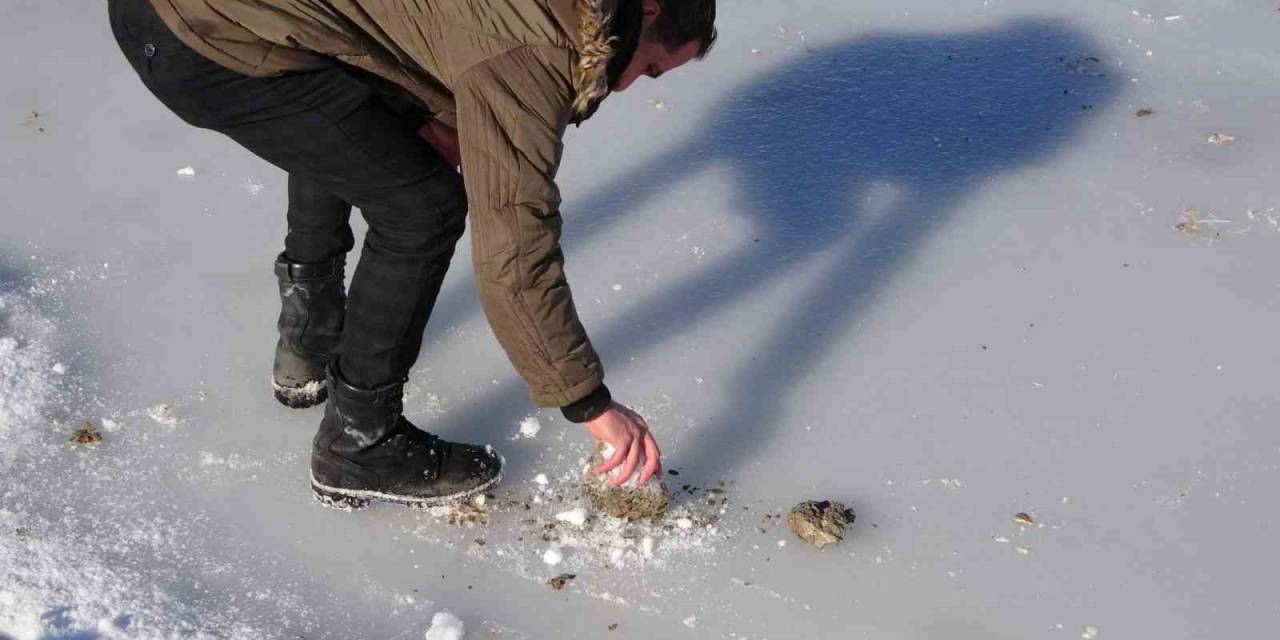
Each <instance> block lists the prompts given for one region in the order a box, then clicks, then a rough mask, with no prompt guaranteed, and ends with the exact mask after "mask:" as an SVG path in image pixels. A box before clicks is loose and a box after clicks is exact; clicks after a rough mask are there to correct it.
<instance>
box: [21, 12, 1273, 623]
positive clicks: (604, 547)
mask: <svg viewBox="0 0 1280 640" xmlns="http://www.w3.org/2000/svg"><path fill="white" fill-rule="evenodd" d="M10 4H11V6H7V7H6V11H7V13H6V20H4V21H3V22H2V23H0V54H3V55H0V67H2V68H3V71H4V73H3V77H5V79H6V81H7V82H6V83H5V84H4V86H3V88H0V93H2V94H3V101H4V104H6V105H9V107H10V109H9V110H7V111H6V112H5V113H6V114H7V115H6V116H5V117H6V118H7V120H6V121H5V123H4V126H2V127H0V175H3V176H4V181H5V185H6V189H5V191H4V196H3V198H0V220H3V224H2V225H0V525H2V526H0V635H9V636H13V637H15V638H21V639H23V640H25V639H26V638H44V637H48V638H62V637H104V638H116V637H124V638H167V637H196V638H199V637H208V638H213V637H219V638H221V637H235V638H279V637H308V638H324V637H333V638H354V637H401V638H415V637H416V638H420V637H422V636H423V634H424V633H425V632H426V629H428V628H430V627H431V626H432V618H433V615H434V614H435V613H438V612H440V611H442V610H448V611H451V612H454V613H456V614H457V615H458V616H459V617H460V618H461V619H465V620H466V621H467V622H468V624H467V627H468V632H470V633H471V634H472V635H473V636H474V637H490V636H492V637H501V638H598V637H602V636H607V635H608V634H609V633H610V632H609V631H608V629H609V628H610V626H611V625H616V627H615V631H613V634H615V635H617V636H618V637H662V638H744V637H749V638H752V639H755V640H759V639H761V638H775V639H777V638H794V637H804V638H846V637H850V638H859V637H869V638H937V637H946V638H954V639H957V640H971V639H972V640H978V639H986V638H993V637H999V638H1031V637H1042V636H1046V635H1048V636H1053V635H1055V633H1054V632H1055V630H1061V632H1060V633H1057V634H1056V635H1062V636H1063V637H1067V636H1068V635H1069V636H1075V635H1076V634H1080V635H1083V634H1084V633H1086V632H1089V630H1090V629H1093V630H1094V631H1092V633H1095V634H1097V635H1098V637H1099V638H1102V637H1143V638H1148V637H1149V638H1163V639H1170V640H1178V639H1187V640H1190V639H1193V638H1205V637H1253V636H1256V635H1257V630H1259V629H1269V628H1275V627H1276V626H1277V625H1280V614H1278V613H1277V611H1276V610H1275V607H1274V606H1272V605H1270V604H1268V602H1267V599H1266V598H1265V597H1264V596H1263V595H1260V594H1266V593H1269V592H1270V591H1269V590H1270V589H1271V585H1272V583H1273V582H1274V575H1275V573H1276V571H1277V567H1276V566H1275V562H1273V561H1272V560H1271V559H1270V556H1269V555H1267V554H1266V553H1262V552H1260V551H1259V550H1266V549H1269V548H1270V547H1271V546H1272V544H1273V541H1272V539H1273V538H1274V531H1275V530H1277V528H1280V513H1277V511H1276V509H1275V508H1274V507H1273V506H1272V505H1273V504H1274V496H1273V493H1274V487H1275V486H1276V485H1277V483H1278V482H1280V435H1278V434H1277V431H1276V429H1275V425H1276V424H1277V422H1278V420H1280V396H1277V394H1276V393H1275V388H1274V387H1275V380H1277V379H1280V358H1277V357H1276V356H1275V345H1274V342H1275V339H1274V335H1275V327H1276V326H1277V324H1278V322H1280V297H1277V295H1276V293H1277V291H1278V287H1280V281H1278V280H1277V276H1276V274H1277V273H1280V252H1278V251H1277V249H1278V248H1280V191H1278V189H1277V187H1276V186H1275V185H1276V180H1275V177H1274V172H1275V166H1276V164H1277V160H1278V159H1280V129H1277V127H1276V126H1275V116H1274V107H1275V105H1274V103H1275V100H1274V96H1275V93H1276V87H1277V86H1280V63H1277V57H1276V55H1275V51H1274V43H1275V37H1274V30H1275V20H1276V17H1277V15H1280V14H1277V13H1276V7H1275V6H1274V5H1272V4H1269V3H1259V2H1248V1H1245V0H1212V1H1210V2H1190V1H1187V0H1168V1H1166V2H1162V3H1153V4H1150V5H1145V6H1140V5H1132V6H1130V5H1120V4H1117V3H1115V2H1113V1H1111V0H1082V1H1080V2H1071V3H1062V2H1056V1H1052V0H1025V1H1020V2H1016V3H1015V2H984V1H983V0H961V1H952V0H946V1H944V0H908V1H907V2H900V1H895V2H889V1H888V0H866V1H864V2H856V3H855V2H835V1H832V0H824V1H821V2H819V1H815V0H801V1H798V2H786V3H779V2H762V1H758V0H751V1H747V2H734V3H729V2H722V3H721V5H722V6H721V8H720V13H721V16H722V17H721V21H720V42H719V43H718V44H717V45H716V48H715V50H714V51H713V52H712V53H711V55H710V56H709V57H708V58H707V60H706V61H703V62H698V63H695V64H691V65H690V66H689V68H687V69H683V68H682V69H679V70H677V71H674V72H672V73H668V74H665V75H664V76H663V77H662V79H661V80H659V81H654V82H651V81H649V80H647V79H645V80H644V81H642V82H639V83H637V85H636V86H634V87H632V88H631V89H629V90H628V91H627V92H625V93H622V94H618V95H615V96H612V97H611V98H610V99H609V100H608V102H607V103H606V104H605V105H604V107H603V108H602V109H601V110H600V112H599V113H598V114H597V115H596V116H595V117H594V118H593V119H592V120H591V121H590V122H589V123H586V124H585V125H584V126H583V127H582V128H580V129H576V128H572V129H571V130H570V131H569V133H568V138H567V140H566V146H565V162H564V166H563V167H562V168H561V171H560V173H559V182H560V188H561V194H562V196H563V198H564V209H563V212H562V213H563V217H564V234H563V238H562V239H563V245H564V251H565V255H566V260H567V262H566V271H567V273H568V274H569V279H570V281H571V283H572V287H573V293H574V299H575V302H576V305H577V307H578V311H579V314H580V316H581V318H582V321H583V323H584V325H585V326H586V327H587V328H588V331H589V332H590V335H591V339H592V343H593V345H595V346H596V348H597V349H598V350H599V352H600V353H601V354H602V355H603V357H604V364H605V368H606V370H607V371H608V382H609V386H610V389H611V391H612V392H613V394H614V396H615V397H616V398H617V399H618V400H619V401H620V402H624V403H627V404H628V405H629V406H632V407H633V408H635V409H636V410H638V411H639V412H640V413H642V414H643V415H644V416H645V417H646V419H647V420H648V421H649V423H650V425H651V426H652V428H653V431H654V433H655V434H656V437H657V439H658V442H659V445H660V446H661V448H662V453H663V460H662V462H663V467H664V469H669V470H673V471H676V472H678V474H679V475H667V476H666V477H665V479H666V481H667V482H668V484H669V485H670V486H671V488H672V490H673V491H674V492H675V498H674V501H673V504H672V507H673V510H674V511H673V513H672V514H670V515H669V516H668V517H667V518H666V519H665V520H663V521H661V522H658V523H652V524H646V525H644V526H645V527H647V528H630V529H628V528H622V527H621V526H619V527H618V528H617V529H608V528H593V527H605V526H612V525H608V524H607V523H595V524H593V523H592V522H591V521H588V522H587V523H586V524H585V526H584V527H583V529H581V530H579V529H577V528H576V526H575V525H573V524H572V523H567V522H560V521H558V520H556V519H555V515H556V514H558V513H562V512H565V511H569V510H572V509H575V508H581V507H584V505H583V504H582V503H581V502H580V501H579V498H578V496H577V494H576V474H577V472H578V471H579V470H580V469H581V464H582V461H583V460H584V459H585V458H586V457H587V456H588V455H590V444H591V443H590V440H589V438H588V437H587V436H586V434H585V432H583V431H582V430H581V428H580V427H578V426H574V425H566V426H565V428H564V429H562V430H561V429H557V430H555V431H556V433H554V434H553V435H552V436H551V437H548V435H547V432H546V431H545V430H544V431H543V432H542V433H540V434H539V435H538V437H537V438H519V439H516V440H512V439H511V436H512V435H513V431H515V425H518V424H520V422H521V420H522V419H523V418H524V417H525V416H528V415H530V413H531V412H532V411H533V410H534V408H533V407H531V406H530V404H529V400H528V396H527V393H526V390H525V389H524V388H523V385H522V384H521V383H520V382H519V381H518V380H517V379H516V378H515V377H514V375H513V374H512V372H511V369H510V365H509V364H508V363H507V362H506V360H505V357H504V356H503V354H502V353H501V350H500V348H499V347H498V345H497V344H496V341H494V340H493V339H492V337H491V336H490V333H489V330H488V327H487V324H486V322H485V320H484V317H483V314H482V312H481V310H480V308H479V306H478V304H477V303H476V301H475V297H474V288H473V286H472V282H471V278H472V275H471V269H470V266H469V260H470V255H469V243H468V242H467V241H465V240H464V241H462V242H460V243H459V245H458V256H457V258H456V259H455V262H454V268H453V269H452V271H451V272H450V275H449V278H448V279H447V281H446V283H445V287H444V291H443V294H442V296H441V298H440V301H439V302H438V303H437V305H436V307H435V309H434V311H433V319H432V322H431V325H430V326H429V328H428V331H427V333H426V340H425V345H424V350H423V357H422V358H421V359H420V361H419V362H418V365H417V367H416V368H415V370H414V371H413V373H412V377H411V383H412V384H413V385H414V388H416V389H418V390H420V393H418V394H416V395H414V396H413V397H411V398H410V399H409V400H408V401H407V402H406V410H407V413H408V416H409V418H410V419H412V420H414V421H415V422H416V423H418V424H419V425H420V426H423V427H424V428H427V429H429V430H431V431H433V432H435V433H438V434H440V435H441V436H443V437H448V438H454V439H464V440H468V441H471V442H480V443H483V442H497V443H504V444H503V445H502V446H500V447H499V448H500V449H501V450H502V453H503V455H504V456H506V462H507V475H506V477H507V478H508V480H507V481H506V482H505V486H503V487H500V488H499V489H498V490H497V491H496V492H495V497H494V499H490V500H487V501H486V504H484V505H481V506H472V507H468V508H467V509H459V510H452V511H451V510H444V512H442V513H441V514H440V515H433V514H432V513H429V512H425V513H424V512H417V511H410V510H405V509H400V508H395V507H391V506H377V507H373V508H370V509H367V510H364V511H362V512H358V513H352V514H348V513H338V512H333V511H330V510H325V509H322V508H320V507H318V506H316V505H315V504H314V503H313V501H312V499H311V497H310V495H309V488H308V481H307V464H308V462H307V460H308V455H309V447H310V439H311V437H312V434H313V433H314V429H315V426H316V423H317V422H318V420H319V414H318V413H317V412H315V411H288V410H285V409H283V408H282V407H280V406H278V405H277V404H276V403H275V401H274V399H273V398H272V397H271V390H270V388H269V379H270V376H269V370H270V366H271V365H270V363H271V352H272V348H273V346H274V341H275V335H274V322H275V316H276V313H277V312H278V306H277V304H278V302H277V301H276V300H275V296H276V292H275V286H274V285H275V282H274V277H273V276H272V274H271V267H270V264H271V259H272V258H273V257H274V256H275V255H276V254H277V253H278V252H279V251H280V242H281V239H282V238H283V235H284V233H285V219H284V218H285V217H284V197H285V194H286V192H287V184H286V181H285V177H284V176H283V175H282V174H281V173H280V172H279V171H278V170H277V169H275V168H273V167H271V166H270V165H268V164H266V163H265V162H263V161H261V160H259V159H257V158H255V157H254V156H252V155H251V154H249V153H247V152H245V151H243V150H241V149H239V148H238V147H236V145H235V144H234V143H232V142H231V141H229V140H228V139H226V138H225V137H224V136H221V135H218V134H214V133H211V132H208V131H204V130H200V129H196V128H192V127H189V126H187V125H186V124H184V123H182V122H181V121H180V120H179V119H178V118H176V117H174V116H173V115H172V114H170V113H168V112H167V111H165V110H164V108H163V107H162V106H161V105H159V104H158V103H157V102H156V101H155V99H154V98H152V97H151V96H150V95H148V94H147V92H146V90H145V89H144V88H143V86H142V85H141V83H140V82H139V81H138V79H137V77H136V76H135V75H134V73H133V71H132V70H131V69H129V68H128V66H127V65H126V64H125V62H124V60H123V58H122V56H121V55H120V54H119V52H118V51H116V50H115V44H114V42H113V41H112V39H111V36H110V33H109V29H108V28H107V25H106V20H105V11H104V9H103V8H102V7H101V5H99V6H98V8H97V9H96V10H92V11H83V10H81V8H80V7H78V6H76V5H75V3H56V2H37V1H35V0H19V1H18V2H15V3H10ZM1175 16H1177V17H1180V18H1179V19H1176V20H1174V19H1170V18H1172V17H1175ZM51 42H56V43H59V45H58V47H56V51H54V50H52V49H50V45H49V43H51ZM1147 52H1151V55H1150V56H1148V55H1147ZM33 61H38V64H35V63H33ZM659 105H661V106H659ZM1141 109H1150V110H1151V114H1150V115H1147V116H1143V117H1138V116H1137V113H1138V111H1139V110H1141ZM1216 134H1220V135H1216ZM1211 137H1213V138H1214V140H1215V141H1216V142H1219V143H1221V144H1214V143H1210V142H1209V139H1210V138H1211ZM188 166H189V167H193V168H194V170H195V171H196V177H194V178H191V177H188V178H180V177H176V176H175V173H174V172H175V170H176V169H178V168H181V167H188ZM259 186H260V187H261V188H259ZM1188 211H1194V212H1196V214H1195V220H1194V221H1188V220H1186V219H1184V215H1185V213H1186V212H1188ZM353 219H358V216H353ZM1184 222H1190V224H1189V225H1188V224H1184V225H1183V229H1178V228H1176V227H1177V226H1178V225H1179V224H1182V223H1184ZM1188 228H1193V229H1194V231H1195V232H1194V233H1191V234H1188V233H1185V232H1184V230H1185V229H1188ZM356 231H357V236H358V235H359V233H361V232H362V226H361V223H359V222H358V220H357V221H356ZM357 246H359V243H358V242H357ZM354 263H355V257H354V256H353V257H352V264H353V265H354ZM108 264H109V267H108V266H107V265H108ZM615 285H617V286H618V287H619V290H617V291H615V290H614V286H615ZM58 364H61V365H63V367H64V368H65V372H64V373H62V374H61V375H60V374H58V373H55V372H54V367H55V365H58ZM494 381H496V382H494ZM433 399H434V400H433ZM161 403H162V404H165V405H168V406H170V407H171V408H172V409H173V411H174V414H173V417H174V418H175V419H180V420H181V422H180V423H179V425H180V426H177V425H175V428H165V427H163V426H161V425H159V424H157V423H156V422H155V421H154V420H153V419H152V418H151V417H149V416H148V409H149V408H151V407H153V406H155V405H157V404H161ZM84 419H92V420H94V421H95V422H98V423H100V424H101V425H102V428H103V431H104V432H105V433H106V434H107V436H106V437H104V441H103V443H102V444H101V445H99V446H96V447H77V446H75V445H72V444H69V443H68V442H67V439H68V438H69V436H70V433H71V431H72V430H73V429H74V428H75V426H76V425H78V424H79V423H80V422H81V421H82V420H84ZM107 419H110V421H111V422H110V423H108V421H107ZM109 424H113V425H117V427H118V428H115V429H114V430H112V428H111V427H110V426H109ZM538 474H543V477H544V479H546V480H547V482H546V483H545V484H544V485H538V484H535V483H534V482H530V481H528V479H530V478H534V477H535V476H537V475H538ZM721 481H723V482H724V484H723V485H721ZM682 485H687V486H688V487H689V488H688V490H681V489H680V487H681V486H682ZM711 489H717V490H721V491H723V492H724V493H723V494H716V493H712V492H711ZM721 495H723V496H724V497H726V498H729V500H728V502H727V504H723V505H721V504H719V503H718V501H717V498H718V497H719V496H721ZM1064 496H1066V497H1069V500H1068V499H1067V498H1064ZM826 498H830V499H839V500H840V501H842V502H845V503H846V504H848V505H849V506H851V507H853V508H855V509H856V510H857V512H858V514H859V519H858V522H857V523H856V524H855V525H853V526H852V527H851V528H850V530H849V532H848V536H847V538H846V540H845V541H844V542H843V543H842V544H841V546H840V547H838V548H836V549H838V552H837V553H821V554H819V553H817V552H816V550H813V549H810V548H808V547H807V545H796V544H789V545H786V546H785V547H779V546H778V545H777V541H778V540H780V539H783V538H785V536H787V535H788V533H787V532H786V530H785V523H782V524H781V527H780V526H779V524H778V518H775V517H773V516H779V515H785V512H786V509H788V508H789V507H790V505H793V504H795V503H796V502H797V501H800V500H808V499H826ZM708 501H711V502H714V503H716V504H708ZM526 503H527V504H528V505H529V508H528V509H527V510H526V508H525V504H526ZM1019 512H1026V513H1029V514H1034V515H1035V522H1036V526H1034V527H1026V526H1022V525H1019V524H1018V523H1017V522H1013V521H1011V519H1010V515H1012V514H1015V513H1019ZM711 516H716V517H717V518H718V520H717V521H716V522H711V521H710V518H711ZM680 518H687V519H688V520H689V527H688V528H687V529H685V528H680V525H679V524H678V522H679V519H680ZM451 521H452V522H453V524H451V523H450V522H451ZM527 521H532V522H527ZM547 525H551V528H550V529H548V528H547ZM667 528H669V530H668V529H667ZM713 531H714V533H712V532H713ZM543 535H547V536H548V538H550V540H543V538H542V536H543ZM646 540H648V541H649V542H647V543H646V542H645V541H646ZM993 540H1002V541H1006V542H1004V543H996V542H993ZM552 544H555V545H557V546H558V547H559V548H561V549H562V550H563V551H564V553H563V558H562V561H561V564H560V565H558V566H556V567H554V568H552V567H548V566H547V565H546V564H544V562H543V561H542V554H543V552H544V551H546V550H547V549H548V548H549V547H550V546H551V545H552ZM1020 548H1021V549H1026V550H1028V552H1029V553H1028V554H1026V555H1024V554H1021V553H1020V552H1019V551H1018V549H1020ZM827 551H828V552H830V551H831V549H827ZM566 571H568V572H572V573H574V574H576V575H577V578H576V579H575V580H574V581H573V583H572V584H571V585H570V586H567V587H566V588H565V589H564V590H562V591H552V590H551V589H549V588H547V587H546V580H547V579H548V578H550V577H553V576H554V575H555V574H558V573H562V572H566ZM407 596H412V598H409V597H407ZM335 602H340V603H343V604H344V606H342V607H334V605H333V603H335ZM690 617H693V618H695V619H696V625H697V628H696V630H695V629H690V628H688V627H686V626H685V625H683V624H682V621H683V620H685V619H687V618H690ZM565 620H572V621H573V625H572V626H570V627H567V626H566V625H565V624H564V621H565ZM1097 629H1102V630H1103V633H1099V632H1098V631H1096V630H1097ZM1046 632H1049V633H1046Z"/></svg>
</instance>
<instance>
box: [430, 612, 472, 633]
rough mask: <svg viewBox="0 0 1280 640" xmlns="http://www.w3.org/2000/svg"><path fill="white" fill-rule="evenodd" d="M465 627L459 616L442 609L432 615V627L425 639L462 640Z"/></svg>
mask: <svg viewBox="0 0 1280 640" xmlns="http://www.w3.org/2000/svg"><path fill="white" fill-rule="evenodd" d="M463 630H464V627H463V625H462V620H461V619H459V618H458V616H455V615H453V614H452V613H449V612H448V611H441V612H439V613H437V614H436V615H434V616H432V617H431V628H430V629H427V637H426V638H425V640H462V632H463Z"/></svg>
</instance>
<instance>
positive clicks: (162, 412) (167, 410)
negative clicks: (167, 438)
mask: <svg viewBox="0 0 1280 640" xmlns="http://www.w3.org/2000/svg"><path fill="white" fill-rule="evenodd" d="M147 417H149V418H151V419H152V420H155V421H156V422H158V423H160V424H162V425H164V426H166V427H172V426H174V425H176V424H178V414H177V413H176V412H174V410H173V407H171V406H169V405H167V404H163V403H161V404H157V405H155V406H153V407H150V408H149V409H147Z"/></svg>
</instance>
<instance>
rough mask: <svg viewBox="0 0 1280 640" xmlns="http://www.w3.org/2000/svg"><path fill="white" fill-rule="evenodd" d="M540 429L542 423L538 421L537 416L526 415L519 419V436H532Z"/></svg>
mask: <svg viewBox="0 0 1280 640" xmlns="http://www.w3.org/2000/svg"><path fill="white" fill-rule="evenodd" d="M540 431H542V423H541V422H539V421H538V417H537V416H527V417H525V419H524V420H521V421H520V436H521V437H524V438H533V437H536V436H537V435H538V432H540Z"/></svg>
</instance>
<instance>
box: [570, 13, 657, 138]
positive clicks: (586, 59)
mask: <svg viewBox="0 0 1280 640" xmlns="http://www.w3.org/2000/svg"><path fill="white" fill-rule="evenodd" d="M567 1H568V2H572V5H573V18H574V20H575V21H576V26H577V36H578V38H577V41H576V42H575V43H574V44H575V49H576V51H577V53H578V61H577V66H576V68H575V69H574V74H573V84H574V89H575V90H576V91H577V95H576V97H575V98H574V101H573V112H574V121H575V122H580V121H582V120H585V119H587V118H589V117H590V116H591V114H592V113H594V112H595V110H596V108H597V107H599V105H600V102H601V101H603V100H604V99H605V98H606V97H607V96H608V95H609V93H610V91H611V90H612V89H611V87H612V85H613V83H614V82H615V81H616V80H617V76H618V75H620V74H621V71H622V69H623V68H625V67H626V65H627V63H628V62H630V60H631V56H632V55H633V54H634V53H635V49H636V45H637V44H638V42H639V36H640V2H639V0H567ZM566 22H567V21H566Z"/></svg>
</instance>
